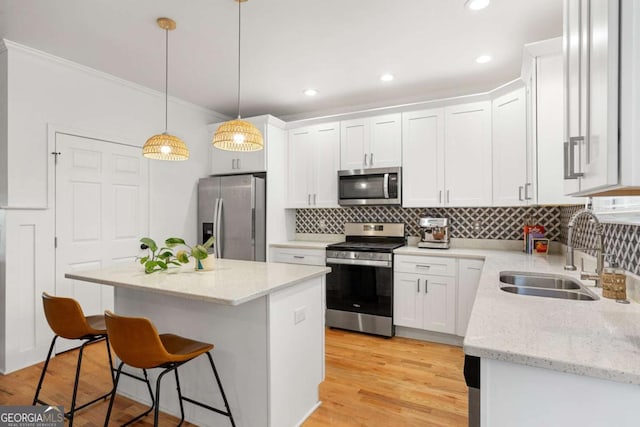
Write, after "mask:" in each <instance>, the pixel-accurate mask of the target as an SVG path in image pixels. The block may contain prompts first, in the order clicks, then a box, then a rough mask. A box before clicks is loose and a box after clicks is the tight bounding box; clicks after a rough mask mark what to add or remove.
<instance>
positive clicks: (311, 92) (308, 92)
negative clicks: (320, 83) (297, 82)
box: [303, 88, 318, 96]
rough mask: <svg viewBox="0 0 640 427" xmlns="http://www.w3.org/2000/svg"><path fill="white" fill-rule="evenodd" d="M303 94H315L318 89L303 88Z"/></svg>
mask: <svg viewBox="0 0 640 427" xmlns="http://www.w3.org/2000/svg"><path fill="white" fill-rule="evenodd" d="M303 93H304V94H305V95H307V96H316V95H317V94H318V91H317V90H316V89H311V88H309V89H305V90H304V92H303Z"/></svg>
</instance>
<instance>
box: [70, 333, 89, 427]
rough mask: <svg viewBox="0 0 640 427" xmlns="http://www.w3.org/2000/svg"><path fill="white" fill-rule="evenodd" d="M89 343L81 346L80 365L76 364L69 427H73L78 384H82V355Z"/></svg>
mask: <svg viewBox="0 0 640 427" xmlns="http://www.w3.org/2000/svg"><path fill="white" fill-rule="evenodd" d="M88 342H89V341H85V342H83V343H82V345H81V346H80V352H79V353H78V363H77V364H76V379H75V380H74V382H73V395H72V397H71V410H70V411H69V412H68V413H69V427H72V426H73V415H74V413H75V410H76V397H77V396H78V383H79V382H80V368H81V367H82V354H83V353H84V346H85V345H87V343H88Z"/></svg>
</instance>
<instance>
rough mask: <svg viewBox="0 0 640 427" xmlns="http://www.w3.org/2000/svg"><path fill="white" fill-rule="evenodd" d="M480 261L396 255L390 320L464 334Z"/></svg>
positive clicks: (411, 326)
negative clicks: (391, 316)
mask: <svg viewBox="0 0 640 427" xmlns="http://www.w3.org/2000/svg"><path fill="white" fill-rule="evenodd" d="M483 264H484V261H483V260H480V259H464V258H461V259H456V258H446V257H439V256H421V255H396V256H395V260H394V274H393V292H394V294H393V323H394V325H396V326H404V327H407V328H415V329H422V330H425V331H432V332H441V333H445V334H452V335H454V334H455V335H459V336H464V335H465V333H466V331H467V324H468V323H469V317H470V316H471V309H472V308H473V302H474V300H475V297H476V291H477V289H478V283H479V281H480V274H481V273H482V266H483Z"/></svg>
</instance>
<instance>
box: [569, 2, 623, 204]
mask: <svg viewBox="0 0 640 427" xmlns="http://www.w3.org/2000/svg"><path fill="white" fill-rule="evenodd" d="M619 5H620V2H619V1H604V0H565V3H564V12H565V13H564V58H565V108H566V113H565V142H564V144H565V150H564V151H565V164H566V166H565V168H566V170H565V182H566V187H565V191H566V192H568V193H572V194H594V193H598V192H601V191H603V190H607V189H609V188H611V187H612V186H616V185H618V184H619V176H618V101H619V99H618V81H619V69H618V59H619V58H618V56H619V55H618V47H619V45H618V44H619V29H620V25H619V24H620V23H619ZM623 37H624V36H623ZM629 37H634V35H633V34H631V33H630V34H629Z"/></svg>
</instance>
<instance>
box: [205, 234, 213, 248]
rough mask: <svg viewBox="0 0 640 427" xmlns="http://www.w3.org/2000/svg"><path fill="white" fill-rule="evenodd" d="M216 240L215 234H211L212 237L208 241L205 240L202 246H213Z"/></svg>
mask: <svg viewBox="0 0 640 427" xmlns="http://www.w3.org/2000/svg"><path fill="white" fill-rule="evenodd" d="M215 241H216V238H215V237H213V236H211V237H209V239H208V240H207V241H206V242H204V243H203V244H202V246H204V247H205V248H210V247H211V246H213V243H214V242H215Z"/></svg>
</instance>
